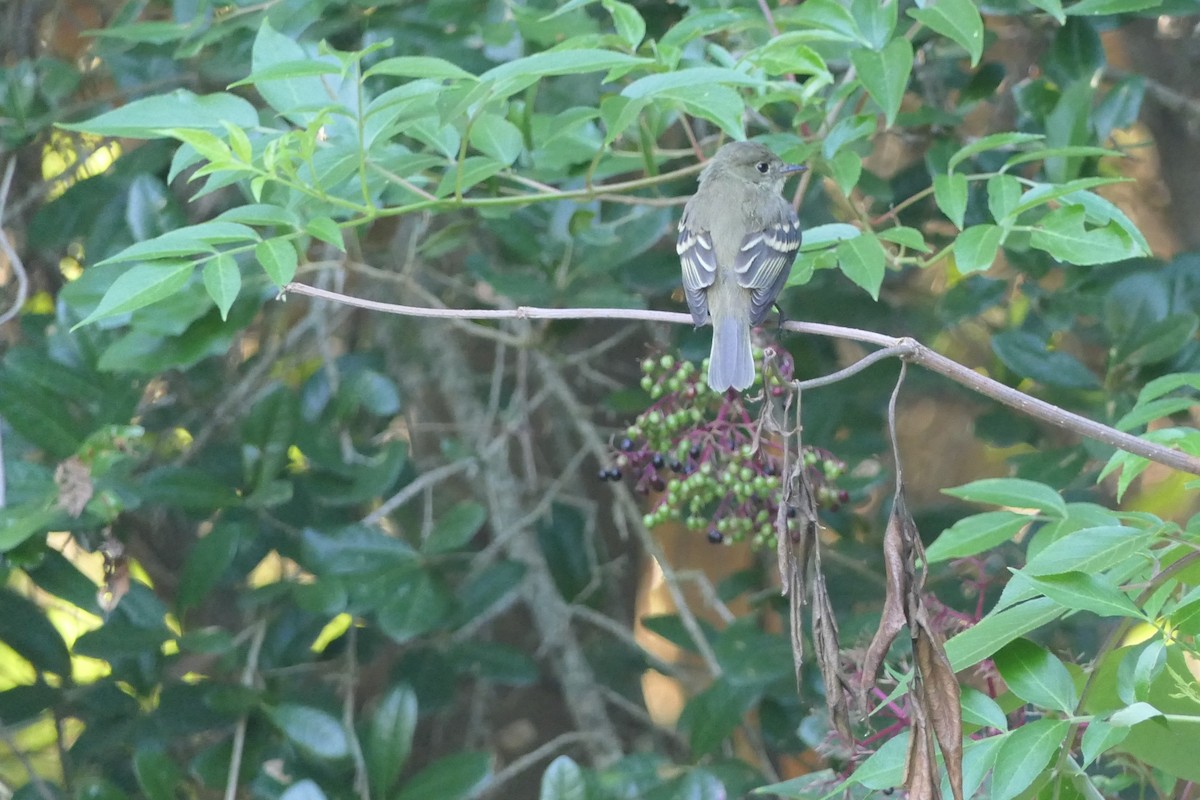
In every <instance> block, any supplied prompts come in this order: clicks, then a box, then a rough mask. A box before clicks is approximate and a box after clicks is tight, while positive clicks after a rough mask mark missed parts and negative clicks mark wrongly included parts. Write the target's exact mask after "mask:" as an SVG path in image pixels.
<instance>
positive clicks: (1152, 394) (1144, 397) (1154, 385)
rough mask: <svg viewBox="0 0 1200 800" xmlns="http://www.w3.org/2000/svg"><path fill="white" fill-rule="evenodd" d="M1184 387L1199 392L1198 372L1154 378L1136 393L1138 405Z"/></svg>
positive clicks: (1199, 378) (1199, 373) (1199, 375)
mask: <svg viewBox="0 0 1200 800" xmlns="http://www.w3.org/2000/svg"><path fill="white" fill-rule="evenodd" d="M1185 387H1188V388H1191V389H1195V390H1197V391H1200V372H1177V373H1175V374H1173V375H1163V376H1160V377H1158V378H1155V379H1154V380H1152V381H1150V382H1149V383H1147V384H1146V385H1145V386H1143V387H1142V390H1141V391H1140V392H1138V398H1137V402H1138V405H1141V404H1142V403H1145V402H1147V401H1150V400H1155V399H1157V398H1159V397H1162V396H1163V395H1166V394H1170V393H1171V392H1174V391H1176V390H1178V389H1183V388H1185Z"/></svg>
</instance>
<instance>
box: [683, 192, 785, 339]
mask: <svg viewBox="0 0 1200 800" xmlns="http://www.w3.org/2000/svg"><path fill="white" fill-rule="evenodd" d="M775 199H776V200H778V203H776V204H775V205H774V207H773V208H771V210H770V213H768V214H766V215H765V216H764V218H763V219H764V224H763V228H762V230H758V231H754V232H753V233H751V234H749V235H747V236H746V238H744V239H742V245H741V247H740V248H739V249H738V253H737V257H736V258H735V259H734V263H733V268H734V271H735V272H736V273H737V277H738V284H739V285H741V286H743V287H745V288H747V289H750V290H751V297H750V324H752V325H757V324H758V323H760V322H762V321H763V318H764V317H765V316H766V315H767V311H768V310H770V308H771V305H772V304H773V303H774V302H775V298H777V297H778V296H779V292H780V291H782V289H783V285H784V284H785V283H787V277H788V273H790V272H791V271H792V262H793V261H795V260H796V251H797V250H799V249H800V220H799V219H797V217H796V212H795V211H793V210H792V207H791V205H790V204H789V203H788V202H787V201H786V200H784V199H783V198H782V197H777V198H775ZM685 272H686V270H685Z"/></svg>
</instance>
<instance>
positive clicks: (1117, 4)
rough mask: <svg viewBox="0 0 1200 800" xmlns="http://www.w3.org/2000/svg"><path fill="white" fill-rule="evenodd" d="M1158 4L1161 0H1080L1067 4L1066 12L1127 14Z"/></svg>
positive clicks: (1078, 14) (1091, 14)
mask: <svg viewBox="0 0 1200 800" xmlns="http://www.w3.org/2000/svg"><path fill="white" fill-rule="evenodd" d="M1160 5H1162V0H1081V2H1079V3H1076V4H1075V5H1073V6H1068V7H1067V14H1068V15H1073V16H1081V15H1089V16H1100V15H1104V14H1129V13H1131V12H1134V11H1145V10H1146V9H1148V8H1157V7H1158V6H1160Z"/></svg>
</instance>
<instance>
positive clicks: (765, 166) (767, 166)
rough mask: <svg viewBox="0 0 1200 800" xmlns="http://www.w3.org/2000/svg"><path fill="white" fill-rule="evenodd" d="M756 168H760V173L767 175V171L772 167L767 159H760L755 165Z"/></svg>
mask: <svg viewBox="0 0 1200 800" xmlns="http://www.w3.org/2000/svg"><path fill="white" fill-rule="evenodd" d="M754 168H755V169H756V170H758V171H759V172H760V173H762V174H763V175H766V174H767V171H768V170H770V169H771V165H770V164H768V163H767V162H765V161H760V162H758V163H757V164H755V165H754Z"/></svg>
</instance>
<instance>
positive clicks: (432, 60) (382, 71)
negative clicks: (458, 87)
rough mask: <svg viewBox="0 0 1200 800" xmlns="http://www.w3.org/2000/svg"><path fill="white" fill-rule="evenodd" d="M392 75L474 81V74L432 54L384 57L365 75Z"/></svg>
mask: <svg viewBox="0 0 1200 800" xmlns="http://www.w3.org/2000/svg"><path fill="white" fill-rule="evenodd" d="M374 75H393V76H395V77H397V78H432V79H434V80H466V81H474V80H476V78H475V76H474V75H472V74H471V73H469V72H467V71H466V70H465V69H463V68H462V67H459V66H457V65H456V64H452V63H450V62H449V61H447V60H445V59H444V58H436V57H434V56H396V57H395V58H385V59H384V60H383V61H380V62H379V63H378V64H376V65H375V66H373V67H371V68H370V69H369V70H367V71H366V77H368V78H369V77H372V76H374Z"/></svg>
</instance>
